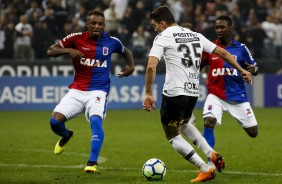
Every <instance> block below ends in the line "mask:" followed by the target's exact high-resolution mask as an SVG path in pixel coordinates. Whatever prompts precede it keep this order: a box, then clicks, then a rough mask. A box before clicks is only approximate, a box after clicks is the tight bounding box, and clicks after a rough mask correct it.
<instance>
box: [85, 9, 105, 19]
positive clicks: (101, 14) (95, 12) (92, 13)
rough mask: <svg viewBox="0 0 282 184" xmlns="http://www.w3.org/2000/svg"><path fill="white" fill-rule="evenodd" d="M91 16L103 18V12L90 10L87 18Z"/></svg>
mask: <svg viewBox="0 0 282 184" xmlns="http://www.w3.org/2000/svg"><path fill="white" fill-rule="evenodd" d="M91 15H97V16H101V17H104V18H105V15H104V13H103V12H101V11H99V10H92V11H90V12H89V14H88V17H90V16H91Z"/></svg>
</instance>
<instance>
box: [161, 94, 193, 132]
mask: <svg viewBox="0 0 282 184" xmlns="http://www.w3.org/2000/svg"><path fill="white" fill-rule="evenodd" d="M196 102H197V97H190V96H176V97H167V96H165V95H163V96H162V103H161V110H160V114H161V122H162V124H165V125H168V126H171V127H180V126H181V125H182V124H183V123H187V122H188V120H189V118H190V116H191V114H192V112H193V109H194V107H195V105H196Z"/></svg>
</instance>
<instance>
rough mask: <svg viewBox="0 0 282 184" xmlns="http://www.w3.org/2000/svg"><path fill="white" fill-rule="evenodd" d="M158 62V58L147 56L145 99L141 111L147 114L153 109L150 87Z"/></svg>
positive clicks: (153, 103)
mask: <svg viewBox="0 0 282 184" xmlns="http://www.w3.org/2000/svg"><path fill="white" fill-rule="evenodd" d="M158 62H159V60H158V58H156V57H153V56H149V60H148V65H147V69H146V81H145V97H144V100H143V104H142V105H143V109H144V110H146V111H149V112H152V110H153V109H154V108H155V102H154V99H153V92H152V87H153V83H154V81H155V77H156V68H157V64H158Z"/></svg>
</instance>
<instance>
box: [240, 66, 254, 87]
mask: <svg viewBox="0 0 282 184" xmlns="http://www.w3.org/2000/svg"><path fill="white" fill-rule="evenodd" d="M241 75H242V77H243V80H244V81H246V82H247V83H248V84H250V85H252V84H253V79H252V74H251V73H250V72H248V71H246V70H243V71H242V72H241Z"/></svg>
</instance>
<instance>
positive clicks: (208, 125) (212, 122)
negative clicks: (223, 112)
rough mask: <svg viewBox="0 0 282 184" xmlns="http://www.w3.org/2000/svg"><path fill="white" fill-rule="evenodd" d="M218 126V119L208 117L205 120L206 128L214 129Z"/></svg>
mask: <svg viewBox="0 0 282 184" xmlns="http://www.w3.org/2000/svg"><path fill="white" fill-rule="evenodd" d="M215 124H216V119H215V118H212V117H206V118H205V119H204V126H205V127H206V128H214V127H215Z"/></svg>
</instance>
